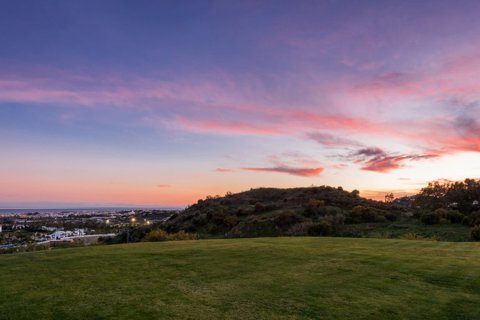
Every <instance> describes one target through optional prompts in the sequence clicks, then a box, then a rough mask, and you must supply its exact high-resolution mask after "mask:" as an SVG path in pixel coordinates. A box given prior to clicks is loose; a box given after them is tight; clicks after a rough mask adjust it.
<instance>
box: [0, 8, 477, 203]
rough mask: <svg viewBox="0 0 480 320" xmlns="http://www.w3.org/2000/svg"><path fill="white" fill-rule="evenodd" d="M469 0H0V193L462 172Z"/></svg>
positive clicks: (43, 198)
mask: <svg viewBox="0 0 480 320" xmlns="http://www.w3.org/2000/svg"><path fill="white" fill-rule="evenodd" d="M479 12H480V1H476V0H475V1H441V0H435V1H406V0H403V1H400V0H399V1H353V0H352V1H320V0H318V1H223V0H222V1H206V0H204V1H178V0H176V1H103V0H102V1H60V0H59V1H52V0H48V1H0V137H1V138H0V150H1V152H0V207H4V208H5V207H20V208H23V207H72V206H74V207H78V206H100V205H101V206H121V205H138V206H171V205H174V206H182V205H187V204H190V203H193V202H195V201H196V200H197V199H199V198H203V197H205V196H207V195H216V194H220V195H223V194H225V192H227V191H231V192H238V191H243V190H248V189H250V188H255V187H299V186H310V185H332V186H343V188H344V189H347V190H352V189H358V190H360V192H361V195H363V196H368V197H378V196H380V197H383V195H384V194H385V193H386V192H387V191H392V192H393V193H394V194H395V195H396V196H401V195H404V194H410V193H412V192H415V191H416V190H418V189H419V188H421V187H422V186H423V185H425V184H426V183H427V182H428V181H432V180H435V179H450V180H458V179H464V178H467V177H470V178H477V177H479V173H480V122H479V121H480V104H479V101H480V100H479V99H480V19H478V13H479Z"/></svg>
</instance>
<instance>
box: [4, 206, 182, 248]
mask: <svg viewBox="0 0 480 320" xmlns="http://www.w3.org/2000/svg"><path fill="white" fill-rule="evenodd" d="M3 212H4V213H0V253H2V252H6V251H12V250H22V249H25V248H30V249H31V250H35V249H36V248H35V247H37V246H38V247H40V246H41V247H45V246H47V247H55V246H69V245H76V244H77V245H89V244H95V243H97V242H98V241H99V240H101V239H105V238H112V237H115V236H116V235H117V234H118V233H119V232H121V231H124V230H126V229H127V228H131V227H138V226H148V225H153V224H156V223H160V222H162V221H164V220H166V219H168V218H169V217H170V216H172V215H173V214H175V213H177V212H178V210H175V209H160V210H157V209H136V210H113V209H90V210H86V209H78V210H51V211H49V210H38V211H36V210H31V212H22V213H18V211H16V210H13V209H12V210H11V211H9V210H3Z"/></svg>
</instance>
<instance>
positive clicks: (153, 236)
mask: <svg viewBox="0 0 480 320" xmlns="http://www.w3.org/2000/svg"><path fill="white" fill-rule="evenodd" d="M195 239H197V235H196V234H193V233H187V232H185V231H183V230H180V231H178V232H175V233H168V232H166V231H164V230H162V229H156V230H152V231H150V232H149V233H147V235H146V236H145V237H144V238H143V241H148V242H155V241H178V240H195Z"/></svg>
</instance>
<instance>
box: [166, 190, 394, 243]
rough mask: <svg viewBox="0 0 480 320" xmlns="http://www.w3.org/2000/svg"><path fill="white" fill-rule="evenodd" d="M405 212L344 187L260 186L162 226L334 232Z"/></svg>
mask: <svg viewBox="0 0 480 320" xmlns="http://www.w3.org/2000/svg"><path fill="white" fill-rule="evenodd" d="M401 212H402V209H401V208H398V207H394V206H392V205H389V204H386V203H383V202H378V201H373V200H369V199H365V198H362V197H360V196H359V193H358V191H356V190H354V191H352V192H347V191H345V190H343V189H342V188H340V187H339V188H332V187H328V186H321V187H309V188H291V189H276V188H259V189H251V190H249V191H245V192H241V193H237V194H230V193H229V194H227V195H225V196H224V197H219V196H217V197H207V199H205V200H199V201H198V202H197V203H196V204H194V205H192V206H190V207H188V208H187V209H186V210H185V211H184V212H183V213H182V214H179V215H176V216H174V217H172V218H171V219H170V220H169V221H168V222H167V223H165V225H164V226H163V227H164V228H166V229H167V231H169V232H176V231H179V230H185V231H187V232H194V233H199V234H203V235H205V234H207V235H221V236H226V237H255V236H278V235H333V234H335V233H336V230H337V229H338V227H339V226H341V225H343V224H344V223H347V224H348V223H363V222H386V221H394V220H397V218H398V217H399V216H400V214H401Z"/></svg>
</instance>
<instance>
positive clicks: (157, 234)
mask: <svg viewBox="0 0 480 320" xmlns="http://www.w3.org/2000/svg"><path fill="white" fill-rule="evenodd" d="M167 238H168V233H167V232H166V231H164V230H162V229H157V230H152V231H150V232H149V233H147V235H146V236H145V238H143V240H144V241H148V242H154V241H166V240H167Z"/></svg>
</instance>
